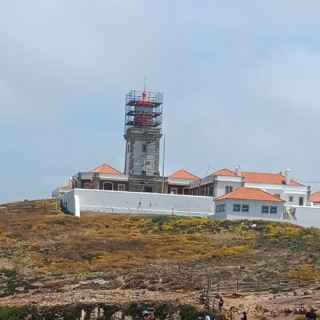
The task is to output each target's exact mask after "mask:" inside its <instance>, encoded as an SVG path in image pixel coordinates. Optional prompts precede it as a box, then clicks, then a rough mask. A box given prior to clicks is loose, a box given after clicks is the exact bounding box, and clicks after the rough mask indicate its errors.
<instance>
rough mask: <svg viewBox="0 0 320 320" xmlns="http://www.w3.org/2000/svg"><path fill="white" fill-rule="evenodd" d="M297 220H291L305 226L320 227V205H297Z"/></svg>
mask: <svg viewBox="0 0 320 320" xmlns="http://www.w3.org/2000/svg"><path fill="white" fill-rule="evenodd" d="M295 217H296V220H293V221H290V222H292V223H295V224H298V225H300V226H303V227H315V228H320V207H309V206H306V207H297V208H296V214H295Z"/></svg>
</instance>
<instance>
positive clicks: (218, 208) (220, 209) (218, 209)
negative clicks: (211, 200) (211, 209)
mask: <svg viewBox="0 0 320 320" xmlns="http://www.w3.org/2000/svg"><path fill="white" fill-rule="evenodd" d="M225 210H226V205H225V204H219V205H217V206H216V212H217V213H218V212H225Z"/></svg>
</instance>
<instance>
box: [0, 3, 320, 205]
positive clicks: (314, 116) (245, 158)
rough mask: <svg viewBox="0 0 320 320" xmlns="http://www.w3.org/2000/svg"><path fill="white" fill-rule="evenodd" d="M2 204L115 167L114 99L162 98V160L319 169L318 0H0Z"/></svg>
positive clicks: (303, 176)
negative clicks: (153, 93)
mask: <svg viewBox="0 0 320 320" xmlns="http://www.w3.org/2000/svg"><path fill="white" fill-rule="evenodd" d="M0 9H1V10H0V98H1V102H0V142H1V149H0V150H1V166H0V178H1V187H0V202H5V201H10V200H16V199H25V198H41V197H46V196H48V195H50V193H51V191H52V189H54V188H55V187H56V186H57V185H59V184H63V183H64V182H65V181H66V180H67V179H68V177H70V176H71V175H73V174H75V173H76V172H78V171H80V170H87V169H91V168H93V167H95V166H97V165H99V164H100V163H103V162H107V163H110V164H111V165H113V166H115V167H116V168H118V169H120V170H123V167H124V139H123V127H124V124H123V122H124V96H125V94H126V92H127V91H129V90H130V89H131V88H136V89H139V88H142V87H143V79H144V76H146V77H147V83H148V87H149V89H153V90H160V91H163V92H164V95H165V106H164V110H165V117H164V121H165V126H164V127H165V128H164V131H165V133H166V137H167V153H168V154H167V163H166V171H167V173H170V172H171V171H173V170H176V169H180V168H186V169H188V170H190V171H192V172H193V173H195V174H197V175H200V176H203V175H205V174H207V173H208V172H211V171H212V170H214V169H219V168H222V167H230V168H234V167H235V166H237V165H240V166H241V168H242V169H243V170H262V171H271V172H272V171H275V172H278V171H280V170H283V169H285V168H291V169H292V175H293V176H294V177H297V178H299V179H300V180H302V181H315V180H320V166H319V163H320V149H319V121H320V89H319V85H320V81H319V80H320V40H319V39H320V38H319V37H320V36H319V34H320V19H319V12H320V1H319V0H305V1H301V0H269V1H253V0H250V1H249V0H242V1H236V0H233V1H229V0H219V1H218V0H207V1H202V0H197V1H195V0H194V1H188V0H183V1H182V0H181V1H180V0H177V1H172V0H170V1H169V0H144V1H143V0H135V1H132V0H126V1H125V0H122V1H120V0H108V1H102V0H100V1H98V0H68V1H66V0H46V1H40V0H37V1H36V0H28V1H18V0H10V1H3V2H2V3H1V5H0Z"/></svg>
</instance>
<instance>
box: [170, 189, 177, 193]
mask: <svg viewBox="0 0 320 320" xmlns="http://www.w3.org/2000/svg"><path fill="white" fill-rule="evenodd" d="M170 193H171V194H177V193H178V189H177V188H170Z"/></svg>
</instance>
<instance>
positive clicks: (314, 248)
mask: <svg viewBox="0 0 320 320" xmlns="http://www.w3.org/2000/svg"><path fill="white" fill-rule="evenodd" d="M319 250H320V230H318V229H304V228H301V227H298V226H294V225H289V224H277V223H271V222H262V221H256V222H249V221H238V222H231V221H215V220H210V219H207V218H182V217H174V216H172V217H164V216H148V217H145V216H125V215H92V214H83V215H82V217H81V219H78V218H75V217H72V216H68V215H64V214H62V213H61V214H44V213H41V214H40V213H30V212H29V213H24V212H15V213H11V214H8V213H0V295H1V298H0V305H6V306H8V305H12V306H17V305H27V304H29V303H31V302H34V303H39V304H43V305H64V304H70V303H73V302H77V301H78V302H79V300H81V301H87V302H88V301H89V302H90V301H100V302H101V301H105V299H108V301H109V302H112V301H113V302H114V303H116V302H117V303H121V302H122V303H126V302H128V301H133V300H134V301H142V300H148V301H152V300H154V301H157V302H159V301H162V300H163V301H178V300H179V299H182V300H183V301H184V302H188V303H190V304H197V305H200V300H199V297H200V293H201V292H203V290H207V291H208V289H210V288H211V291H212V292H214V293H215V292H217V291H219V292H223V294H224V295H226V296H227V295H232V294H234V293H238V294H245V293H249V292H256V293H260V294H267V293H273V294H275V293H281V292H288V291H292V292H293V291H294V290H296V291H297V292H298V290H299V288H301V289H302V290H304V292H305V290H307V289H312V288H315V287H316V286H317V280H318V279H319V277H320V273H319V268H320V258H319V255H318V252H319ZM209 291H210V290H209ZM70 292H72V295H70ZM109 293H110V296H108V294H109ZM111 293H112V295H111ZM72 299H74V300H72ZM92 299H93V300H92Z"/></svg>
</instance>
